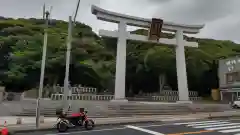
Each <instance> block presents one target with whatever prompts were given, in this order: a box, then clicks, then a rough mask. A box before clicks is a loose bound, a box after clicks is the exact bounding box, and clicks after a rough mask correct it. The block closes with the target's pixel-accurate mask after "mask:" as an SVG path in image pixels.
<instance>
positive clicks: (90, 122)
mask: <svg viewBox="0 0 240 135" xmlns="http://www.w3.org/2000/svg"><path fill="white" fill-rule="evenodd" d="M94 126H95V123H94V121H93V120H92V119H89V120H87V121H86V122H85V125H84V127H85V129H87V130H92V129H93V128H94Z"/></svg>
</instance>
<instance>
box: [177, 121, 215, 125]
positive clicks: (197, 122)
mask: <svg viewBox="0 0 240 135" xmlns="http://www.w3.org/2000/svg"><path fill="white" fill-rule="evenodd" d="M206 122H219V121H199V122H184V123H174V125H186V124H200V123H206Z"/></svg>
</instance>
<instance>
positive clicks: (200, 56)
mask: <svg viewBox="0 0 240 135" xmlns="http://www.w3.org/2000/svg"><path fill="white" fill-rule="evenodd" d="M67 27H68V25H67V22H64V21H60V20H52V21H51V22H50V27H49V29H48V32H49V38H48V48H47V61H46V72H45V73H46V74H45V84H49V85H55V84H61V85H62V84H63V80H64V71H65V51H66V38H67ZM43 31H44V21H43V20H40V19H34V18H31V19H16V20H15V19H11V18H4V17H0V45H1V48H0V55H1V57H0V61H1V62H0V63H1V64H0V70H1V83H2V84H1V85H4V86H6V88H7V90H9V91H23V90H29V89H31V88H36V87H38V84H39V76H40V67H41V54H42V45H43ZM133 33H137V34H145V35H146V34H147V31H146V30H137V31H134V32H133ZM73 35H74V41H73V43H72V54H71V66H70V82H71V84H72V85H74V84H82V85H85V86H92V87H97V88H98V90H99V91H101V90H103V89H109V90H112V89H113V86H114V75H115V58H116V57H115V55H116V39H110V38H101V37H99V36H98V35H97V34H96V33H94V32H93V31H92V29H91V27H89V26H87V25H85V24H81V23H77V24H76V27H75V29H74V32H73ZM173 36H174V35H171V34H166V33H163V34H162V37H167V38H173ZM185 39H187V40H189V41H197V42H199V45H200V47H199V48H188V49H187V50H186V60H187V72H188V81H189V89H190V90H194V91H199V93H201V94H202V95H207V94H208V93H209V92H210V89H211V88H216V87H218V78H217V67H218V65H217V60H218V59H220V58H224V57H228V56H234V55H238V54H239V52H240V46H238V45H237V44H235V43H233V42H231V41H217V40H212V39H196V38H188V37H185ZM126 74H127V75H126V81H127V82H126V84H127V85H126V86H127V93H128V94H129V91H130V89H131V91H132V92H134V93H138V92H139V91H140V90H142V91H143V92H157V91H159V90H158V89H159V78H162V77H163V76H165V78H166V84H167V85H169V86H170V87H171V88H172V89H173V90H176V89H177V80H176V79H177V78H176V63H175V50H174V48H170V47H166V46H159V45H155V44H147V43H141V42H136V41H129V42H128V46H127V73H126Z"/></svg>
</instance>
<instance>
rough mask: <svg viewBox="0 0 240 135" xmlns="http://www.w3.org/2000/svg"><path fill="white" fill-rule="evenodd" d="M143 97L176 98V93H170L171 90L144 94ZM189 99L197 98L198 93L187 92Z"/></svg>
mask: <svg viewBox="0 0 240 135" xmlns="http://www.w3.org/2000/svg"><path fill="white" fill-rule="evenodd" d="M143 95H144V96H178V91H171V90H163V91H161V92H160V93H144V94H143ZM189 96H190V97H197V96H198V92H196V91H189Z"/></svg>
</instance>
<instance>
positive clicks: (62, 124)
mask: <svg viewBox="0 0 240 135" xmlns="http://www.w3.org/2000/svg"><path fill="white" fill-rule="evenodd" d="M57 130H58V132H66V131H67V130H68V125H67V124H66V123H65V122H60V123H58V124H57Z"/></svg>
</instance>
